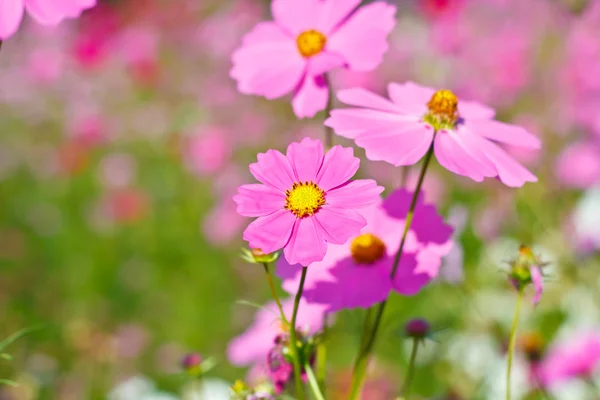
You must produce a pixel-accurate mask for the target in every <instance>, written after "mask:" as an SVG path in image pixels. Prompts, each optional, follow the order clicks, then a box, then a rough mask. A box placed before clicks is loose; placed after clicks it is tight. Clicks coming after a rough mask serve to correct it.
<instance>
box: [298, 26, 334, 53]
mask: <svg viewBox="0 0 600 400" xmlns="http://www.w3.org/2000/svg"><path fill="white" fill-rule="evenodd" d="M326 42H327V38H326V37H325V35H323V34H322V33H321V32H319V31H316V30H314V29H311V30H308V31H304V32H302V33H301V34H300V35H298V38H296V43H297V45H298V51H299V52H300V54H302V55H303V56H304V57H306V58H309V57H312V56H314V55H316V54H319V53H320V52H321V51H323V48H324V47H325V43H326Z"/></svg>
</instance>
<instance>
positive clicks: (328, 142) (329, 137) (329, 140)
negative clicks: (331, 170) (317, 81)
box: [323, 74, 333, 149]
mask: <svg viewBox="0 0 600 400" xmlns="http://www.w3.org/2000/svg"><path fill="white" fill-rule="evenodd" d="M323 78H324V79H325V84H326V85H327V87H328V90H329V93H328V94H327V96H328V97H327V106H326V107H325V119H327V118H328V117H329V114H331V109H332V108H333V88H332V87H331V82H330V79H329V76H328V75H327V74H325V75H323ZM323 126H325V149H330V148H331V147H333V128H331V127H329V126H326V125H323Z"/></svg>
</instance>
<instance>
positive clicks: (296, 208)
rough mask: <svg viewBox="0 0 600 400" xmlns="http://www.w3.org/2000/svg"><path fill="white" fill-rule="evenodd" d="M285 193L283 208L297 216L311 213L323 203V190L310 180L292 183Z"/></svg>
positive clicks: (306, 215)
mask: <svg viewBox="0 0 600 400" xmlns="http://www.w3.org/2000/svg"><path fill="white" fill-rule="evenodd" d="M285 194H286V196H287V198H286V199H285V209H286V210H290V211H291V212H292V214H294V215H295V216H296V217H298V218H304V217H308V216H310V215H313V214H314V213H316V212H317V211H318V210H319V208H321V206H322V205H324V204H325V192H324V191H323V190H321V189H320V188H319V187H318V186H317V185H316V184H314V183H312V182H299V183H294V184H293V185H292V188H291V189H290V190H286V192H285Z"/></svg>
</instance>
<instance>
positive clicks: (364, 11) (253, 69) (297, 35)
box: [231, 0, 396, 118]
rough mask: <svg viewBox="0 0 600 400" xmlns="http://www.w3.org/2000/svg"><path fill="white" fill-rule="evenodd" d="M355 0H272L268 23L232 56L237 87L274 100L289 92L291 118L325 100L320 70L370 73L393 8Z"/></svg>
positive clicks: (326, 90)
mask: <svg viewBox="0 0 600 400" xmlns="http://www.w3.org/2000/svg"><path fill="white" fill-rule="evenodd" d="M359 4H360V0H274V1H273V2H272V3H271V12H272V14H273V19H274V20H273V21H268V22H261V23H259V24H258V25H256V26H255V27H254V29H253V30H252V31H251V32H250V33H248V34H247V35H246V36H245V37H244V39H243V42H242V46H241V47H240V48H239V49H238V50H237V51H236V52H235V53H234V54H233V69H232V70H231V77H232V78H234V79H235V80H236V81H237V83H238V90H239V91H240V92H242V93H246V94H256V95H261V96H264V97H266V98H267V99H276V98H279V97H282V96H284V95H286V94H288V93H292V94H293V100H292V106H293V109H294V113H295V114H296V116H297V117H299V118H303V117H312V116H314V115H315V114H316V113H317V112H318V111H320V110H323V109H325V107H326V105H327V101H328V98H329V88H328V82H327V80H326V78H325V75H324V74H325V73H326V72H328V71H330V70H332V69H335V68H340V67H347V68H349V69H351V70H353V71H371V70H373V69H375V68H377V66H378V65H379V64H380V63H381V61H382V57H383V54H384V53H385V52H386V51H387V48H388V44H387V41H386V37H387V36H388V34H389V33H390V32H391V31H392V29H393V28H394V25H395V23H396V21H395V19H394V14H395V13H396V8H395V7H394V6H392V5H389V4H386V3H383V2H376V3H372V4H369V5H366V6H364V7H360V8H357V7H358V5H359Z"/></svg>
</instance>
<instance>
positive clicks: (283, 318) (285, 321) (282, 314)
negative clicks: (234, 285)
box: [263, 262, 290, 326]
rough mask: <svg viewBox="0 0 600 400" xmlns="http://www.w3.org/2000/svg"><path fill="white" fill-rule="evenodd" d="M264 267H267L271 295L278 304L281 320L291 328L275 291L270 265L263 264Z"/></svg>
mask: <svg viewBox="0 0 600 400" xmlns="http://www.w3.org/2000/svg"><path fill="white" fill-rule="evenodd" d="M263 267H265V273H266V274H267V282H269V287H270V288H271V295H272V296H273V299H274V300H275V303H276V304H277V308H278V309H279V315H280V316H281V320H282V321H283V323H284V324H285V325H286V326H289V324H290V323H289V322H288V320H287V318H286V317H285V313H284V312H283V307H281V301H280V300H279V296H278V295H277V291H276V290H275V284H274V283H273V276H272V275H271V270H270V268H269V263H266V262H265V263H263Z"/></svg>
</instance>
